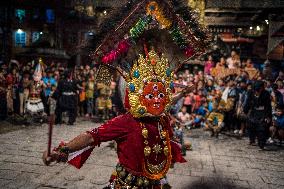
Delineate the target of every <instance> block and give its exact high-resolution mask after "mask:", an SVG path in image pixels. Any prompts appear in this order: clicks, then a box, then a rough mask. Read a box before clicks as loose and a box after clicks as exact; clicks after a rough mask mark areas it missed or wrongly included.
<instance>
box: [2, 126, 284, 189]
mask: <svg viewBox="0 0 284 189" xmlns="http://www.w3.org/2000/svg"><path fill="white" fill-rule="evenodd" d="M0 126H1V124H0ZM96 126H98V124H94V123H91V122H87V121H79V123H78V124H77V125H75V126H67V125H62V126H60V127H55V128H54V136H53V146H55V145H57V144H58V143H59V142H60V141H61V140H64V141H68V140H69V139H71V138H72V137H75V136H76V135H78V134H79V133H80V132H84V131H85V130H88V129H89V128H91V127H96ZM47 130H48V126H47V125H43V126H38V127H26V128H24V129H21V130H17V131H12V132H9V133H5V134H1V135H0V144H1V145H0V188H3V189H9V188H21V189H33V188H37V189H51V188H56V189H63V188H68V189H69V188H71V189H76V188H78V189H88V188H93V189H96V188H98V189H101V188H103V187H104V186H105V185H106V184H107V181H108V179H109V176H110V174H111V173H112V171H113V169H114V166H115V164H116V162H117V158H116V154H115V152H114V150H113V149H112V148H111V147H110V145H109V144H110V143H104V144H102V145H101V147H100V148H97V149H95V150H94V151H93V154H92V156H91V157H90V158H89V160H88V161H87V162H86V164H85V165H84V166H83V167H82V168H81V169H80V170H77V169H76V168H74V167H72V166H68V165H66V164H57V165H51V166H49V167H47V166H44V165H43V163H42V160H41V156H42V152H43V151H44V150H45V149H46V148H47ZM189 140H190V141H191V142H192V145H193V150H192V151H189V152H187V156H186V159H187V161H188V162H187V163H185V164H176V165H175V167H174V168H173V169H171V170H170V171H169V174H168V180H169V182H170V183H171V185H172V186H173V189H219V188H224V189H231V188H255V189H260V188H263V189H270V188H271V189H274V188H275V189H276V188H279V189H280V188H284V149H283V148H275V149H274V150H272V151H259V150H258V148H257V147H255V146H248V145H247V143H248V141H247V139H246V138H245V139H242V140H239V139H235V138H231V137H227V136H224V135H221V136H220V138H219V139H215V138H210V137H209V136H208V134H207V133H204V132H203V131H201V130H194V131H193V132H192V133H190V134H189Z"/></svg>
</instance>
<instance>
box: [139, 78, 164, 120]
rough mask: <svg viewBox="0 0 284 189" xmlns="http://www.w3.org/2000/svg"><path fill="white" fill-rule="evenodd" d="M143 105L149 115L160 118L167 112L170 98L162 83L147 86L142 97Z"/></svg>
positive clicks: (152, 83) (151, 83)
mask: <svg viewBox="0 0 284 189" xmlns="http://www.w3.org/2000/svg"><path fill="white" fill-rule="evenodd" d="M140 101H141V105H143V106H145V107H146V110H147V112H148V113H150V114H152V115H154V116H158V115H161V114H162V113H163V112H164V111H165V107H166V105H167V104H168V103H169V98H168V96H167V95H166V89H165V87H164V85H163V84H162V83H161V82H149V83H147V84H146V85H145V87H144V89H143V93H142V94H141V96H140Z"/></svg>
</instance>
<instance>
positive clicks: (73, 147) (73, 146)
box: [42, 133, 94, 165]
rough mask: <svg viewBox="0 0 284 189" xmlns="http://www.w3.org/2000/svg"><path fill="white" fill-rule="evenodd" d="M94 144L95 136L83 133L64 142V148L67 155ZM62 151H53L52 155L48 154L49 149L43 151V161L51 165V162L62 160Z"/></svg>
mask: <svg viewBox="0 0 284 189" xmlns="http://www.w3.org/2000/svg"><path fill="white" fill-rule="evenodd" d="M93 144H94V138H93V137H92V135H91V134H90V133H82V134H80V135H78V136H77V137H75V138H74V139H72V140H71V141H70V142H68V143H66V144H64V145H63V146H62V148H64V149H65V151H66V153H67V155H68V153H72V152H75V151H78V150H81V149H83V148H85V147H87V146H91V145H93ZM60 158H61V157H60V152H59V151H52V152H51V154H50V156H48V154H47V151H45V152H44V153H43V157H42V159H43V162H44V164H45V165H49V164H50V163H51V162H54V161H60Z"/></svg>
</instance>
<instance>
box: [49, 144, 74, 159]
mask: <svg viewBox="0 0 284 189" xmlns="http://www.w3.org/2000/svg"><path fill="white" fill-rule="evenodd" d="M53 151H54V152H56V153H57V155H58V159H57V162H67V161H68V156H69V153H70V148H69V147H68V146H66V143H64V142H61V143H60V144H59V146H58V147H57V148H54V149H53Z"/></svg>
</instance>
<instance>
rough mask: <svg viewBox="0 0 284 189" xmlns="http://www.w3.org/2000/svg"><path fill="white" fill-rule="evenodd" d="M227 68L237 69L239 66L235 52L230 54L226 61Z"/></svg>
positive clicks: (238, 58)
mask: <svg viewBox="0 0 284 189" xmlns="http://www.w3.org/2000/svg"><path fill="white" fill-rule="evenodd" d="M226 62H227V66H228V68H229V69H235V68H239V67H240V65H241V62H240V57H239V55H238V54H237V53H236V51H232V52H231V56H230V57H229V58H228V59H227V61H226Z"/></svg>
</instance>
